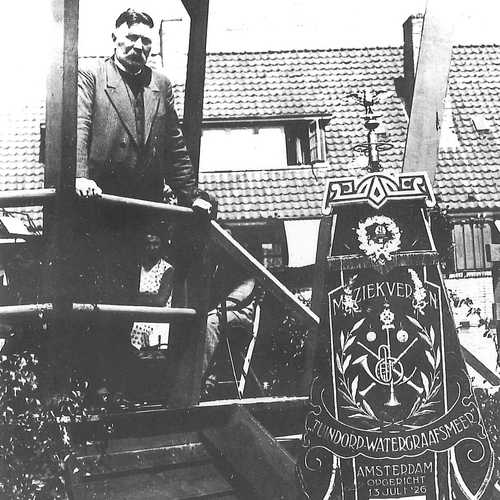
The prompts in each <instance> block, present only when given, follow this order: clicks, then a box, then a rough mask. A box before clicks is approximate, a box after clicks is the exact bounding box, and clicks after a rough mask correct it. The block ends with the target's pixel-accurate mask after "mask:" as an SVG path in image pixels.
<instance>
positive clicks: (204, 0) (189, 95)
mask: <svg viewBox="0 0 500 500" xmlns="http://www.w3.org/2000/svg"><path fill="white" fill-rule="evenodd" d="M183 4H184V6H185V8H186V10H187V11H188V13H189V15H190V17H191V27H190V33H189V52H188V62H187V74H186V87H185V94H184V117H183V131H184V136H185V138H186V144H187V148H188V151H189V155H190V157H191V162H192V164H193V167H194V169H195V172H196V175H198V171H199V166H200V143H201V124H202V120H203V94H204V88H205V66H206V58H207V55H206V46H207V28H208V5H209V1H208V0H197V1H196V2H190V1H187V0H183Z"/></svg>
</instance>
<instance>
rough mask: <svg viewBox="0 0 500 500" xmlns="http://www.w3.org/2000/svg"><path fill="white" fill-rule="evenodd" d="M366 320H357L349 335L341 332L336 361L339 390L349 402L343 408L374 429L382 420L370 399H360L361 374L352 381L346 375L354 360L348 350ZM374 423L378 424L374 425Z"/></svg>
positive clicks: (352, 416)
mask: <svg viewBox="0 0 500 500" xmlns="http://www.w3.org/2000/svg"><path fill="white" fill-rule="evenodd" d="M364 322H365V318H362V319H360V320H359V321H358V322H356V323H355V324H354V326H353V327H352V328H351V330H350V331H349V332H348V333H347V335H344V331H343V330H342V331H341V332H340V353H337V355H336V363H337V368H338V370H339V373H340V377H339V378H338V382H339V386H340V387H339V392H340V393H341V394H342V395H343V396H344V398H345V400H346V401H347V403H348V404H347V405H343V406H342V408H343V409H344V410H348V411H350V412H352V414H351V415H349V417H350V418H354V419H360V420H361V423H364V424H367V425H372V427H370V428H369V429H368V430H373V429H376V428H378V427H379V426H380V424H381V423H382V422H381V421H380V420H379V419H378V418H377V416H376V415H375V412H374V411H373V409H372V407H371V406H370V404H369V403H368V401H366V400H364V399H360V401H358V396H359V392H358V383H359V376H358V375H356V376H355V377H354V379H353V380H352V382H349V381H348V380H347V377H346V371H347V368H348V367H349V366H350V364H351V360H352V354H350V353H349V352H348V351H349V349H350V348H351V347H352V345H353V344H354V342H355V340H356V335H355V333H356V331H357V330H359V328H360V327H361V326H362V325H363V323H364ZM373 424H377V425H375V427H373Z"/></svg>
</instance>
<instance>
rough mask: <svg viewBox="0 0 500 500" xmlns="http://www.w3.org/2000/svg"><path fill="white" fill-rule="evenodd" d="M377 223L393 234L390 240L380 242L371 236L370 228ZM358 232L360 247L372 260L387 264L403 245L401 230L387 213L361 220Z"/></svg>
mask: <svg viewBox="0 0 500 500" xmlns="http://www.w3.org/2000/svg"><path fill="white" fill-rule="evenodd" d="M375 225H377V226H385V228H386V231H387V232H388V233H389V234H390V235H391V236H390V238H389V240H387V241H386V242H384V243H378V242H377V241H375V240H374V239H373V238H371V237H370V236H369V234H368V229H369V228H370V227H372V226H375ZM356 234H357V235H358V241H359V249H360V250H361V251H362V252H363V253H365V255H366V256H367V257H369V258H370V259H371V260H372V261H374V262H376V263H379V264H385V263H386V262H387V261H390V260H392V254H393V253H394V252H397V251H398V250H399V248H400V247H401V231H400V230H399V227H398V226H397V225H396V223H395V222H394V221H393V220H392V219H391V218H389V217H386V216H385V215H375V216H373V217H368V218H367V219H365V220H364V221H363V222H360V223H359V224H358V229H356Z"/></svg>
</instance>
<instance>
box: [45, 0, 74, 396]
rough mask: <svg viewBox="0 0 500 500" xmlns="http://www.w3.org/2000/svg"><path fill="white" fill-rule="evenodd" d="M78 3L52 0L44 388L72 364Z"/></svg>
mask: <svg viewBox="0 0 500 500" xmlns="http://www.w3.org/2000/svg"><path fill="white" fill-rule="evenodd" d="M78 6H79V2H78V0H52V16H53V23H52V26H51V31H52V34H53V36H52V38H53V40H54V44H55V46H54V47H53V50H52V61H51V66H50V70H49V77H48V84H47V106H46V123H47V129H46V130H47V136H46V137H47V140H46V154H45V158H46V169H45V187H56V189H57V192H56V196H55V201H54V203H53V205H52V206H51V207H50V209H48V208H47V207H46V210H45V213H44V232H45V234H46V235H47V236H48V240H49V242H48V256H47V257H48V258H47V270H46V274H45V275H44V281H45V285H44V288H45V292H47V293H48V296H50V297H51V299H52V301H53V304H54V312H55V318H54V321H53V322H52V323H51V325H50V326H49V331H48V342H47V343H46V356H47V360H48V364H49V369H48V370H47V375H48V376H47V379H46V381H45V382H46V383H43V384H42V385H43V386H44V387H46V389H47V391H48V392H60V391H65V390H66V389H67V385H68V383H69V374H70V370H71V364H72V363H71V360H72V353H71V340H70V337H71V336H70V335H68V334H67V333H68V331H72V325H71V324H70V322H69V312H70V310H71V302H72V297H71V296H70V294H69V293H68V289H67V284H68V283H69V282H70V280H71V276H72V273H71V269H72V265H71V255H73V243H74V238H72V236H71V234H72V229H73V218H74V216H75V213H74V202H75V172H76V120H77V117H76V115H77V72H78V14H79V8H78Z"/></svg>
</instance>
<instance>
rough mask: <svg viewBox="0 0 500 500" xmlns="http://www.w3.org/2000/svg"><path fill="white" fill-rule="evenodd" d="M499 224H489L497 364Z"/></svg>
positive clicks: (499, 338) (499, 359) (499, 336)
mask: <svg viewBox="0 0 500 500" xmlns="http://www.w3.org/2000/svg"><path fill="white" fill-rule="evenodd" d="M497 223H498V224H500V222H499V221H498V220H497V221H494V222H493V223H492V224H491V247H490V256H491V262H492V266H491V277H492V278H493V321H494V322H495V329H496V334H497V346H498V347H497V349H498V352H497V362H500V230H499V228H498V226H497Z"/></svg>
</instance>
